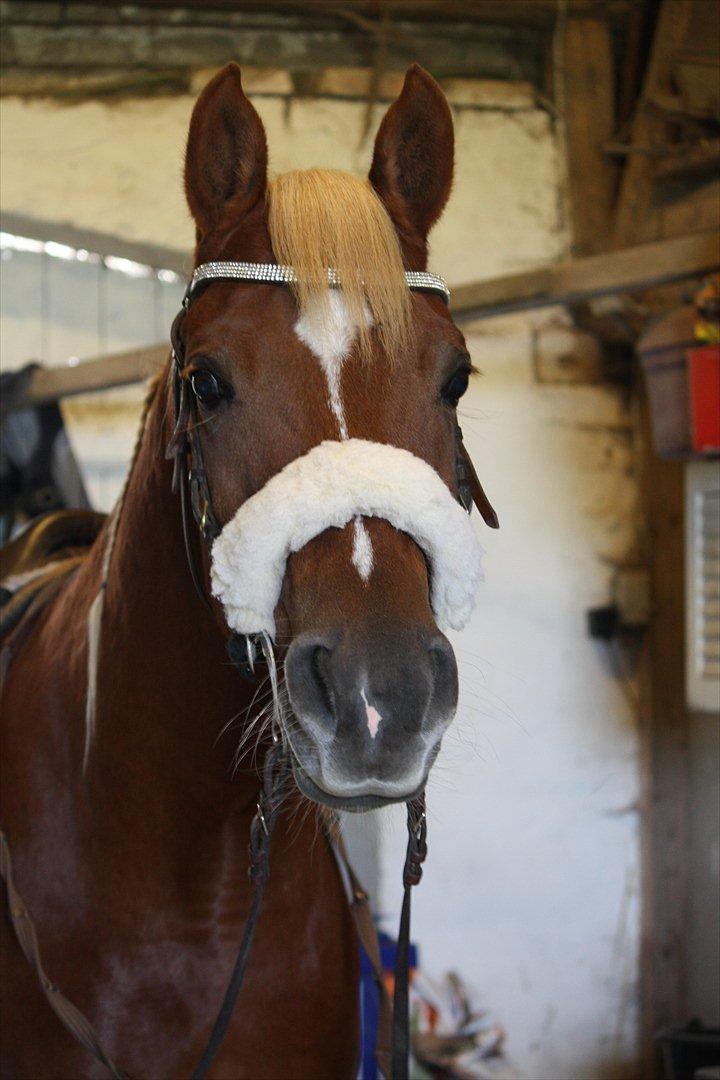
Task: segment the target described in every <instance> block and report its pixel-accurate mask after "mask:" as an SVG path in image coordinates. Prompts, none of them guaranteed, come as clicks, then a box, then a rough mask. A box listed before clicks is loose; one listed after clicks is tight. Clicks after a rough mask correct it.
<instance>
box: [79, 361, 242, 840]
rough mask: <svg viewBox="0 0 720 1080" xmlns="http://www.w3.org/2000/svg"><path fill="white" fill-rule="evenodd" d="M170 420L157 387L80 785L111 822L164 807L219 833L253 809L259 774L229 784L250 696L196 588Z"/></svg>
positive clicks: (112, 584)
mask: <svg viewBox="0 0 720 1080" xmlns="http://www.w3.org/2000/svg"><path fill="white" fill-rule="evenodd" d="M171 413H172V410H170V409H168V401H167V380H164V381H163V382H162V383H161V384H160V386H159V388H158V390H157V391H156V393H155V397H154V401H153V403H152V405H151V407H150V410H149V413H148V417H147V422H146V425H145V431H144V434H143V436H142V441H141V443H140V447H139V451H138V453H137V456H136V459H135V461H134V464H133V467H132V473H131V476H130V479H129V482H128V485H127V489H126V491H125V495H124V498H123V500H122V505H121V509H120V516H119V520H118V525H117V534H116V539H115V544H114V548H113V552H112V558H111V561H110V566H109V574H108V583H107V588H106V595H105V603H104V610H103V616H102V636H101V645H100V660H99V669H98V683H97V723H96V730H95V735H94V737H93V740H92V744H91V746H90V749H89V756H88V763H87V769H86V781H87V783H88V789H89V791H91V792H92V793H93V795H94V799H93V801H96V800H97V799H98V798H99V799H101V801H102V802H103V803H104V804H105V805H106V807H107V808H108V809H110V808H112V812H113V813H117V806H118V802H117V800H118V796H120V799H121V804H122V805H124V806H126V807H129V806H130V804H131V803H132V804H133V805H134V806H135V807H136V810H137V813H140V814H142V816H143V819H144V822H145V828H147V821H148V816H152V815H153V814H156V810H157V808H158V807H159V806H162V807H164V808H169V809H170V811H171V813H172V814H173V815H180V816H181V817H182V818H183V819H185V820H186V821H187V819H188V818H193V820H194V821H195V823H196V825H197V826H198V827H201V828H202V827H205V826H207V827H208V828H214V827H216V826H217V824H218V819H220V818H222V817H223V816H225V815H227V814H229V813H231V812H234V813H235V814H237V811H238V808H239V807H240V808H243V807H246V808H249V807H250V806H251V805H253V804H254V800H255V798H256V792H257V787H258V778H257V774H256V772H255V771H254V770H253V769H251V768H250V767H249V765H248V764H247V763H243V764H244V768H242V769H240V770H238V772H237V774H236V776H235V777H232V775H231V772H232V757H233V747H234V745H235V744H236V743H237V739H238V724H239V722H240V720H241V718H242V716H243V713H244V711H245V709H246V708H247V706H248V705H249V703H250V699H251V696H252V694H253V693H254V688H253V687H249V686H246V684H245V683H243V681H242V679H241V678H240V676H239V675H238V673H237V672H236V671H235V669H234V668H233V667H232V666H231V665H230V663H229V661H228V657H227V653H226V650H225V645H224V638H223V634H222V631H221V628H220V627H219V625H218V624H217V623H216V621H215V620H214V618H213V617H212V615H211V614H210V613H209V612H208V611H207V610H206V609H205V607H204V605H203V604H202V603H201V601H200V598H199V597H198V596H197V594H196V592H195V590H194V587H193V584H192V580H191V576H190V572H189V569H188V566H187V560H186V555H185V549H184V541H183V535H182V521H181V514H180V500H179V497H178V496H177V495H174V494H173V493H172V490H171V475H172V464H171V463H170V462H167V461H166V460H165V447H166V445H167V441H168V438H169V434H170V432H169V428H170V422H171ZM193 539H195V538H193ZM101 542H102V540H101ZM105 542H106V543H107V534H106V539H105ZM199 544H200V542H199V537H198V549H199ZM199 556H200V551H199V550H198V559H199ZM234 717H237V718H239V719H238V720H236V722H235V724H232V721H233V718H234ZM229 722H231V726H230V731H229V732H228V735H226V736H225V737H223V738H220V739H219V740H218V735H219V733H220V732H221V730H222V729H223V727H224V726H225V725H227V724H228V723H229ZM153 804H154V805H153ZM96 809H97V807H96ZM128 813H129V811H128ZM162 816H163V815H162V814H161V815H160V817H161V818H162ZM173 820H176V818H175V817H173Z"/></svg>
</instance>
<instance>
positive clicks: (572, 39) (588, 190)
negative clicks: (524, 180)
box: [563, 16, 618, 255]
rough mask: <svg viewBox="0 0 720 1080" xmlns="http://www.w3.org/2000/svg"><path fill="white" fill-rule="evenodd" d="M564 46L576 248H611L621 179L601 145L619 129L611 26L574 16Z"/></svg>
mask: <svg viewBox="0 0 720 1080" xmlns="http://www.w3.org/2000/svg"><path fill="white" fill-rule="evenodd" d="M563 44H564V48H563V61H564V79H565V87H564V112H565V126H566V138H567V168H568V193H569V198H570V217H571V222H572V237H573V244H572V250H573V254H574V255H591V254H593V253H594V252H596V251H602V250H603V249H606V248H607V247H609V242H610V232H611V224H612V212H613V205H614V201H615V190H616V186H617V180H618V170H617V165H616V164H615V163H614V162H612V161H611V159H610V158H608V157H607V155H606V154H604V153H603V149H602V147H603V144H604V143H605V142H608V141H609V140H610V139H611V138H612V136H613V133H614V129H615V108H614V99H615V93H614V72H613V54H612V40H611V35H610V28H609V26H608V24H607V22H604V21H601V20H600V19H592V18H573V17H572V16H571V17H570V18H569V19H568V20H567V23H566V26H565V35H564V43H563Z"/></svg>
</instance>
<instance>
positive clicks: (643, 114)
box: [613, 0, 693, 248]
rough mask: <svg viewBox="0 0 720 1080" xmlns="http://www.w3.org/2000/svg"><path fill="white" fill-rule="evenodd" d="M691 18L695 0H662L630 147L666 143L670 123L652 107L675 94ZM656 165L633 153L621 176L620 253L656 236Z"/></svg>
mask: <svg viewBox="0 0 720 1080" xmlns="http://www.w3.org/2000/svg"><path fill="white" fill-rule="evenodd" d="M692 14H693V0H664V3H663V5H662V7H661V9H660V15H659V17H658V22H657V29H656V31H655V38H654V41H653V47H652V52H651V54H650V62H649V64H648V69H647V72H646V75H645V82H644V85H643V90H642V94H641V96H640V98H639V99H638V101H637V103H636V108H635V115H634V118H633V122H632V126H631V129H630V130H631V136H630V142H631V144H636V145H638V146H650V145H652V144H654V143H659V142H665V141H666V139H665V132H666V120H665V118H664V116H663V115H662V113H661V112H660V111H659V110H658V109H657V108H655V107H654V106H653V104H652V100H653V98H654V97H656V96H657V95H661V94H667V93H669V92H670V91H671V90H672V86H671V72H672V61H673V56H674V54H675V53H676V52H677V51H678V50H679V49H680V48H681V47H682V45H683V43H684V41H685V37H686V34H687V30H688V26H689V23H690V19H691V17H692ZM654 167H655V166H654V162H653V159H652V157H651V155H649V154H631V155H630V157H629V158H628V161H627V164H626V166H625V171H624V173H623V176H622V182H621V185H620V191H619V195H618V201H617V206H616V210H615V226H614V232H613V245H614V246H615V247H618V248H621V247H625V246H626V245H627V244H631V243H633V242H637V241H639V240H642V239H643V238H645V237H647V236H648V235H654V234H656V232H655V230H654V229H653V223H652V221H649V220H648V218H649V213H648V211H649V208H650V201H651V195H652V184H653V175H654Z"/></svg>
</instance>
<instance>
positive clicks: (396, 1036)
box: [392, 792, 427, 1080]
mask: <svg viewBox="0 0 720 1080" xmlns="http://www.w3.org/2000/svg"><path fill="white" fill-rule="evenodd" d="M407 829H408V844H407V852H406V855H405V867H404V870H403V887H404V893H403V904H402V912H401V915H400V929H399V930H398V940H397V952H396V954H395V991H394V994H393V1037H392V1080H408V1075H409V1066H410V1005H409V996H410V995H409V991H410V898H411V896H412V889H413V886H414V885H417V884H418V883H419V881H420V879H421V877H422V864H423V863H424V861H425V858H426V856H427V823H426V818H425V792H423V793H422V794H421V795H419V796H418V797H417V798H416V799H412V800H411V801H410V802H408V803H407Z"/></svg>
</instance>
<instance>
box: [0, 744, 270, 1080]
mask: <svg viewBox="0 0 720 1080" xmlns="http://www.w3.org/2000/svg"><path fill="white" fill-rule="evenodd" d="M290 775H291V770H290V762H289V759H288V756H287V754H286V752H285V750H284V748H283V746H282V744H281V743H276V744H274V745H273V746H272V747H271V748H270V749H269V750H268V753H267V755H266V758H265V765H264V769H263V786H262V789H261V791H260V796H259V798H258V804H257V811H256V813H255V816H254V818H253V821H252V824H251V827H250V878H251V880H252V882H253V885H254V886H255V894H254V896H253V902H252V907H251V909H250V914H249V916H248V920H247V922H246V924H245V931H244V933H243V938H242V942H241V944H240V949H239V951H238V955H237V959H236V960H235V965H234V968H233V972H232V975H231V977H230V982H229V984H228V987H227V990H226V991H225V997H224V998H223V1002H222V1005H221V1007H220V1011H219V1013H218V1015H217V1019H216V1020H215V1024H214V1025H213V1029H212V1032H211V1034H210V1038H209V1040H208V1043H207V1046H206V1047H205V1050H204V1052H203V1055H202V1057H201V1059H200V1061H199V1063H198V1065H197V1067H196V1069H195V1071H194V1072H193V1074H192V1080H204V1077H205V1076H206V1074H207V1070H208V1068H209V1067H210V1065H211V1063H212V1061H213V1059H214V1057H215V1055H216V1054H217V1052H218V1050H219V1048H220V1045H221V1043H222V1041H223V1038H224V1036H225V1032H226V1031H227V1027H228V1024H229V1023H230V1018H231V1017H232V1013H233V1009H234V1007H235V1002H236V1000H237V996H238V994H239V992H240V987H241V986H242V981H243V976H244V974H245V969H246V967H247V963H248V959H249V957H250V950H251V948H252V943H253V938H254V935H255V928H256V926H257V922H258V919H259V917H260V910H261V908H262V902H263V897H264V894H265V886H266V884H267V880H268V876H269V857H268V856H269V847H270V838H271V836H272V832H273V828H274V826H275V822H276V820H277V816H278V813H279V811H280V807H281V806H282V802H283V799H284V797H285V794H286V792H287V784H288V780H289V778H290ZM0 876H1V877H2V879H3V880H4V882H5V885H6V888H7V896H8V911H9V913H10V921H11V922H12V926H13V929H14V931H15V936H16V938H17V940H18V942H19V944H20V947H21V949H22V951H23V952H24V954H25V957H26V958H27V960H28V962H29V963H30V964H31V965H32V966H33V967H34V968H35V970H36V972H37V976H38V981H39V983H40V988H41V990H42V991H43V993H44V995H45V997H46V999H47V1001H48V1004H49V1005H50V1007H51V1008H52V1010H53V1012H54V1013H55V1014H56V1016H57V1017H58V1018H59V1019H60V1020H61V1021H62V1023H63V1024H64V1025H65V1027H66V1028H67V1029H68V1031H69V1032H70V1033H71V1034H72V1035H74V1036H75V1038H76V1039H77V1040H78V1042H80V1043H81V1044H82V1045H83V1046H84V1047H85V1049H86V1050H89V1052H90V1053H91V1054H92V1055H93V1057H95V1058H96V1059H97V1060H98V1061H100V1062H102V1064H103V1065H105V1067H106V1068H107V1069H109V1071H110V1074H111V1075H112V1077H113V1078H114V1080H132V1077H131V1076H130V1073H127V1072H125V1070H124V1069H121V1068H120V1066H119V1065H117V1064H116V1063H115V1062H114V1061H113V1059H112V1057H111V1056H110V1054H108V1053H107V1052H106V1050H105V1049H104V1047H103V1045H102V1043H101V1041H100V1037H99V1035H98V1033H97V1032H96V1030H95V1028H94V1027H93V1026H92V1024H91V1023H90V1021H89V1020H88V1019H87V1017H85V1016H84V1015H83V1013H81V1012H80V1010H79V1009H77V1008H76V1007H75V1006H74V1005H73V1004H72V1002H71V1001H69V1000H68V999H67V998H66V997H65V995H64V994H62V993H61V991H60V990H59V989H58V988H57V986H55V985H54V983H53V982H52V980H51V979H50V978H49V977H48V975H47V974H46V972H45V968H44V967H43V963H42V957H41V955H40V946H39V944H38V939H37V932H36V930H35V924H34V922H33V920H32V918H31V916H30V913H29V912H28V910H27V908H26V906H25V904H24V902H23V899H22V897H21V896H20V894H19V892H18V891H17V889H16V887H15V882H14V880H13V873H12V859H11V857H10V845H9V844H8V840H7V837H6V835H5V833H4V832H0Z"/></svg>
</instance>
